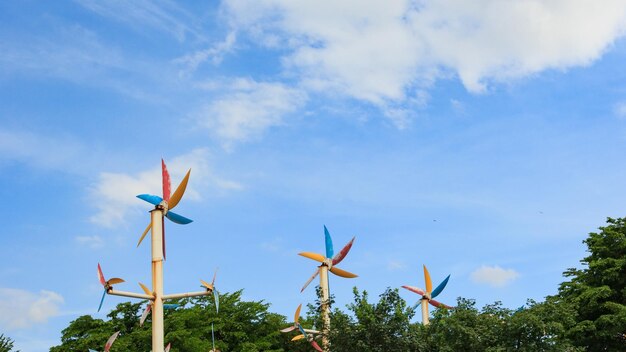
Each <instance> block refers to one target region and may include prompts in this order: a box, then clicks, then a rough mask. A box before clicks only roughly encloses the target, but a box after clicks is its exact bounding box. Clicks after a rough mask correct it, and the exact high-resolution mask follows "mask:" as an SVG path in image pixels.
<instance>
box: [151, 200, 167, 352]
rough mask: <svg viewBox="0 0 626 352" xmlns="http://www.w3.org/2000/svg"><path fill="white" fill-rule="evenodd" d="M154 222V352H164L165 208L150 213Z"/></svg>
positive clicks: (158, 208)
mask: <svg viewBox="0 0 626 352" xmlns="http://www.w3.org/2000/svg"><path fill="white" fill-rule="evenodd" d="M150 219H151V222H152V233H151V236H152V290H153V291H154V303H153V305H152V352H163V348H164V347H163V346H164V337H163V207H161V206H157V207H156V208H155V209H154V210H152V211H151V212H150Z"/></svg>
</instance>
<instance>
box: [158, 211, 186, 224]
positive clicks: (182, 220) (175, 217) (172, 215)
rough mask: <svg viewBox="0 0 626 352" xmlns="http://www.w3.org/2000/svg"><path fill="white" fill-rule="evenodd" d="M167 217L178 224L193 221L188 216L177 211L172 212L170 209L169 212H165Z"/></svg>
mask: <svg viewBox="0 0 626 352" xmlns="http://www.w3.org/2000/svg"><path fill="white" fill-rule="evenodd" d="M165 217H166V218H168V219H170V220H172V221H173V222H175V223H177V224H181V225H186V224H188V223H190V222H192V221H193V220H191V219H187V218H186V217H184V216H182V215H178V214H176V213H172V212H171V211H168V212H167V214H165Z"/></svg>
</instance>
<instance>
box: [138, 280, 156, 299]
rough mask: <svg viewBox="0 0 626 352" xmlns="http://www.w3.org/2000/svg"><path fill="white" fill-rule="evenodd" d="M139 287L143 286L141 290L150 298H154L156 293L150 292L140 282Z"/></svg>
mask: <svg viewBox="0 0 626 352" xmlns="http://www.w3.org/2000/svg"><path fill="white" fill-rule="evenodd" d="M139 286H141V289H142V290H143V292H145V293H146V294H147V295H148V296H154V293H152V291H150V289H149V288H148V287H147V286H146V285H144V284H142V283H141V282H140V283H139Z"/></svg>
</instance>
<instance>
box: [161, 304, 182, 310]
mask: <svg viewBox="0 0 626 352" xmlns="http://www.w3.org/2000/svg"><path fill="white" fill-rule="evenodd" d="M178 307H180V304H176V303H167V304H164V305H163V308H165V309H176V308H178Z"/></svg>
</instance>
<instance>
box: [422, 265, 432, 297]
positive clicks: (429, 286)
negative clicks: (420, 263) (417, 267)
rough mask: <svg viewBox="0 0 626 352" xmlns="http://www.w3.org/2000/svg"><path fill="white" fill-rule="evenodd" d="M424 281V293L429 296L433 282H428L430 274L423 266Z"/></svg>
mask: <svg viewBox="0 0 626 352" xmlns="http://www.w3.org/2000/svg"><path fill="white" fill-rule="evenodd" d="M424 280H425V281H426V293H428V294H430V293H431V292H432V291H433V282H432V281H431V280H430V274H429V273H428V269H426V265H424Z"/></svg>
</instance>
